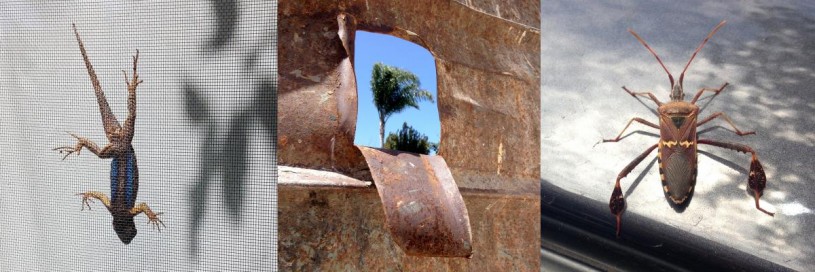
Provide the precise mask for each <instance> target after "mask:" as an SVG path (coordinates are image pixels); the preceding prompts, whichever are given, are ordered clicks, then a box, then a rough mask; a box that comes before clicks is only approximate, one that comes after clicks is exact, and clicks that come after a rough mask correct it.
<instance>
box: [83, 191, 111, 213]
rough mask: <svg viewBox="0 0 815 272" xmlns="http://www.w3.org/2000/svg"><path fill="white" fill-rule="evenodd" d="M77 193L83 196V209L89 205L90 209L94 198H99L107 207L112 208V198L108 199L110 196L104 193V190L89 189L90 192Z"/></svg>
mask: <svg viewBox="0 0 815 272" xmlns="http://www.w3.org/2000/svg"><path fill="white" fill-rule="evenodd" d="M76 195H78V196H82V210H83V211H84V210H85V207H88V210H91V205H90V202H93V199H97V200H99V201H101V202H102V204H104V205H105V208H108V209H110V199H108V197H107V196H106V195H105V194H103V193H102V192H94V191H88V192H84V193H78V194H76Z"/></svg>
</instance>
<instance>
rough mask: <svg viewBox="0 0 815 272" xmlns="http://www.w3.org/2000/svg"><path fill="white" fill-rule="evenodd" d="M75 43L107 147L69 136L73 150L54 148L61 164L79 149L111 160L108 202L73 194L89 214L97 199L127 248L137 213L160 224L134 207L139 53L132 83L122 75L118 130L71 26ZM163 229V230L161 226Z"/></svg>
mask: <svg viewBox="0 0 815 272" xmlns="http://www.w3.org/2000/svg"><path fill="white" fill-rule="evenodd" d="M73 28H74V34H75V35H76V41H77V42H78V43H79V50H80V51H81V52H82V58H83V59H84V61H85V67H86V68H87V69H88V75H90V78H91V83H92V84H93V90H94V92H95V93H96V101H97V103H98V104H99V112H100V113H101V115H102V124H103V125H104V128H105V135H106V136H107V138H108V141H109V143H108V145H106V146H104V147H102V148H99V146H98V145H96V143H94V142H92V141H90V140H88V139H87V138H85V137H81V136H77V135H75V134H73V133H69V134H71V136H73V137H74V138H76V139H77V144H76V145H75V146H63V147H57V148H54V150H56V151H59V152H60V153H65V157H63V158H62V159H63V160H64V159H65V158H67V157H68V156H69V155H71V154H73V153H76V154H77V155H79V152H80V151H82V148H83V147H84V148H87V149H88V150H90V151H91V152H92V153H93V154H96V156H98V157H99V158H102V159H108V158H112V159H113V161H112V162H111V168H110V191H111V192H110V195H111V198H110V199H108V197H107V196H105V194H103V193H101V192H94V191H89V192H85V193H80V194H77V195H79V196H82V209H83V210H84V208H85V207H88V209H89V210H90V207H91V206H90V205H89V202H91V201H92V200H93V199H97V200H99V201H101V202H102V204H104V205H105V207H106V208H107V209H108V211H109V212H110V214H111V215H112V216H113V229H114V230H115V231H116V234H117V235H118V236H119V239H120V240H122V243H125V244H129V243H130V241H132V240H133V238H134V237H136V233H137V230H136V225H135V223H133V217H135V216H136V215H138V214H140V213H144V214H145V215H146V216H147V218H148V220H149V221H148V224H153V226H154V227H155V228H157V229H159V231H160V230H161V228H160V227H161V226H164V223H163V222H161V219H159V218H158V216H159V215H161V213H154V212H153V211H152V210H150V207H148V206H147V204H146V203H139V204H138V205H136V195H137V194H138V191H139V168H138V166H137V163H136V153H135V152H134V150H133V146H132V145H131V141H132V140H133V134H134V129H133V128H134V123H135V121H136V86H138V85H139V83H141V82H142V81H141V80H139V74H138V73H137V72H136V63H137V62H138V59H139V51H138V50H136V55H135V56H133V79H132V80H128V78H127V73H126V72H124V71H122V72H124V74H125V83H127V93H128V96H127V110H128V115H127V120H125V123H124V126H120V125H119V122H118V121H117V120H116V116H114V115H113V112H112V111H111V110H110V106H109V105H108V102H107V100H106V99H105V93H104V92H102V86H101V85H100V84H99V80H98V79H97V78H96V72H94V70H93V66H92V65H91V62H90V60H89V59H88V55H87V53H86V52H85V46H84V45H83V44H82V39H80V38H79V32H78V31H77V30H76V25H73ZM165 227H166V226H165Z"/></svg>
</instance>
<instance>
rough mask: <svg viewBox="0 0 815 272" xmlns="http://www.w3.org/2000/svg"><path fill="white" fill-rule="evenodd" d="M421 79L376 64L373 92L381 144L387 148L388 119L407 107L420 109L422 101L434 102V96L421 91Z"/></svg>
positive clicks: (372, 82)
mask: <svg viewBox="0 0 815 272" xmlns="http://www.w3.org/2000/svg"><path fill="white" fill-rule="evenodd" d="M419 85H420V82H419V78H418V77H417V76H416V75H414V74H413V73H411V72H409V71H406V70H402V69H399V68H396V67H393V66H388V65H385V64H382V63H376V64H374V69H373V72H372V73H371V92H373V96H374V105H375V106H376V110H377V111H378V112H379V144H380V145H381V146H382V147H384V146H385V123H386V122H387V121H388V118H389V117H390V116H391V115H392V114H394V113H397V112H400V111H402V110H404V109H405V108H407V107H414V108H416V109H419V104H418V103H419V102H420V101H430V102H433V95H432V94H431V93H430V92H428V91H427V90H423V89H420V87H419Z"/></svg>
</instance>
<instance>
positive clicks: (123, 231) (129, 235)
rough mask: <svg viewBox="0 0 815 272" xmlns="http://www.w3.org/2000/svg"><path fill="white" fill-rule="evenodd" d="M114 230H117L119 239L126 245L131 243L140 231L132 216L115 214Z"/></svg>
mask: <svg viewBox="0 0 815 272" xmlns="http://www.w3.org/2000/svg"><path fill="white" fill-rule="evenodd" d="M113 230H114V231H116V235H118V236H119V240H122V243H124V244H125V245H127V244H130V241H133V238H135V237H136V233H137V232H138V231H137V230H136V224H135V223H134V222H133V217H132V216H114V217H113Z"/></svg>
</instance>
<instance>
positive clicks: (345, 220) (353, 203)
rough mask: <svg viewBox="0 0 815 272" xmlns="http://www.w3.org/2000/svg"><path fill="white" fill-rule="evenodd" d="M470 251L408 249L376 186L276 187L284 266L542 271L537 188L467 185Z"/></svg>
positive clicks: (292, 268) (283, 268)
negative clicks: (453, 254) (455, 254)
mask: <svg viewBox="0 0 815 272" xmlns="http://www.w3.org/2000/svg"><path fill="white" fill-rule="evenodd" d="M461 194H462V196H463V198H464V202H465V203H466V204H467V208H468V210H469V213H470V222H471V225H472V235H473V244H472V247H473V255H472V257H471V258H469V259H467V258H444V257H417V256H409V255H406V254H404V252H403V251H402V250H401V249H400V248H399V247H398V246H397V245H396V241H395V240H394V236H393V235H391V234H390V233H389V231H388V229H387V226H386V225H385V212H384V211H383V208H382V204H381V201H380V198H379V195H378V193H377V192H376V189H374V188H364V189H360V188H340V187H314V188H311V189H304V188H302V187H296V186H280V187H278V214H279V217H278V218H279V220H280V221H279V222H280V223H279V226H278V235H279V237H280V238H279V239H280V240H279V247H278V249H279V250H278V258H279V259H278V260H279V261H278V268H279V269H280V270H281V271H540V270H539V268H538V267H539V262H540V246H539V244H538V241H540V228H539V226H540V221H539V215H540V202H539V199H540V198H539V197H538V194H509V193H507V192H483V191H474V190H471V189H462V191H461Z"/></svg>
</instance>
